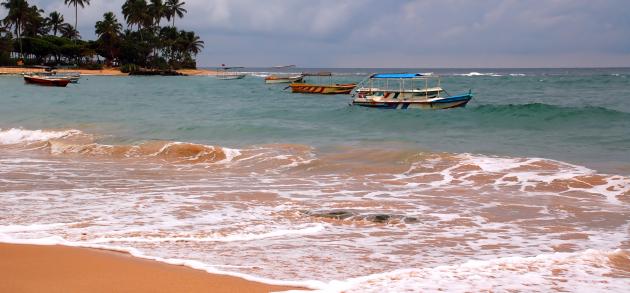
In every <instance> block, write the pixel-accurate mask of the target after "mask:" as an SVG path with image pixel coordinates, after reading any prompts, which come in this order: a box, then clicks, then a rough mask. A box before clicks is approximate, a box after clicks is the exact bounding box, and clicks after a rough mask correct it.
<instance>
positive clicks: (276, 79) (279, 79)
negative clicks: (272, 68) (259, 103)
mask: <svg viewBox="0 0 630 293" xmlns="http://www.w3.org/2000/svg"><path fill="white" fill-rule="evenodd" d="M303 81H304V75H302V74H293V75H291V74H272V75H270V76H267V77H265V83H266V84H275V83H292V82H303Z"/></svg>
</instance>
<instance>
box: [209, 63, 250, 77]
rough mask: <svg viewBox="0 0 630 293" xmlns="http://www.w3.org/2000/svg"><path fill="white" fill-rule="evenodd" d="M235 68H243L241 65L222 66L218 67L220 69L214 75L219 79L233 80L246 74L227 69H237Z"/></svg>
mask: <svg viewBox="0 0 630 293" xmlns="http://www.w3.org/2000/svg"><path fill="white" fill-rule="evenodd" d="M237 68H243V67H225V66H222V67H221V68H219V69H220V70H222V71H220V72H219V74H217V75H216V78H217V79H220V80H235V79H243V78H245V76H247V74H245V73H240V72H231V71H229V70H231V69H237Z"/></svg>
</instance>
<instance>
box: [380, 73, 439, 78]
mask: <svg viewBox="0 0 630 293" xmlns="http://www.w3.org/2000/svg"><path fill="white" fill-rule="evenodd" d="M422 76H427V74H423V73H377V74H374V75H372V76H371V78H416V77H422Z"/></svg>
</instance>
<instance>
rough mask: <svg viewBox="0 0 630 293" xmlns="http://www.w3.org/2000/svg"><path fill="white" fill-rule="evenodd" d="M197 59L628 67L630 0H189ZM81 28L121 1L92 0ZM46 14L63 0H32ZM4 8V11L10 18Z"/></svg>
mask: <svg viewBox="0 0 630 293" xmlns="http://www.w3.org/2000/svg"><path fill="white" fill-rule="evenodd" d="M184 1H185V2H186V5H185V8H186V9H187V10H188V14H187V15H186V16H185V17H184V19H182V20H180V19H178V20H176V24H177V26H178V27H179V28H180V29H186V30H194V31H196V32H197V33H198V34H199V35H200V36H201V38H202V39H203V40H204V41H205V49H204V50H203V53H202V54H200V55H199V56H198V64H199V65H200V66H217V65H219V64H221V63H225V64H229V65H233V66H272V65H281V64H296V65H298V66H301V67H414V68H428V67H582V66H630V0H598V1H593V0H520V1H519V0H475V1H473V0H416V1H412V0H407V1H405V0H387V1H383V0H264V1H263V0H184ZM91 2H92V4H91V6H89V7H86V8H85V9H83V10H80V11H79V13H80V15H79V31H80V32H81V35H82V36H83V37H84V38H88V39H90V38H94V23H95V22H96V21H97V20H99V19H101V18H102V15H103V13H105V12H107V11H113V12H115V13H116V14H117V15H118V16H119V20H120V21H121V22H122V21H123V18H122V15H121V13H120V6H121V5H122V3H123V2H124V1H123V0H107V1H105V0H92V1H91ZM29 3H31V4H36V5H38V6H39V7H40V8H43V9H44V10H45V11H46V13H49V12H50V11H54V10H57V11H60V12H62V14H63V15H64V17H65V19H66V22H69V23H72V24H74V9H73V8H72V9H71V8H68V7H65V6H64V4H63V0H29ZM5 14H6V12H5V11H0V16H1V17H4V15H5Z"/></svg>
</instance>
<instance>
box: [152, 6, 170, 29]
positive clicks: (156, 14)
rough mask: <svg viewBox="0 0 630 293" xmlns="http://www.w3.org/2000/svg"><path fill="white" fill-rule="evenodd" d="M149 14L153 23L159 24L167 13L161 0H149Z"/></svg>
mask: <svg viewBox="0 0 630 293" xmlns="http://www.w3.org/2000/svg"><path fill="white" fill-rule="evenodd" d="M148 8H149V15H150V16H151V17H152V18H153V20H154V21H153V25H155V26H158V27H159V26H160V22H161V21H162V18H163V17H165V16H166V15H167V10H166V8H167V7H166V6H165V5H164V2H162V0H150V4H149V6H148Z"/></svg>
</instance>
